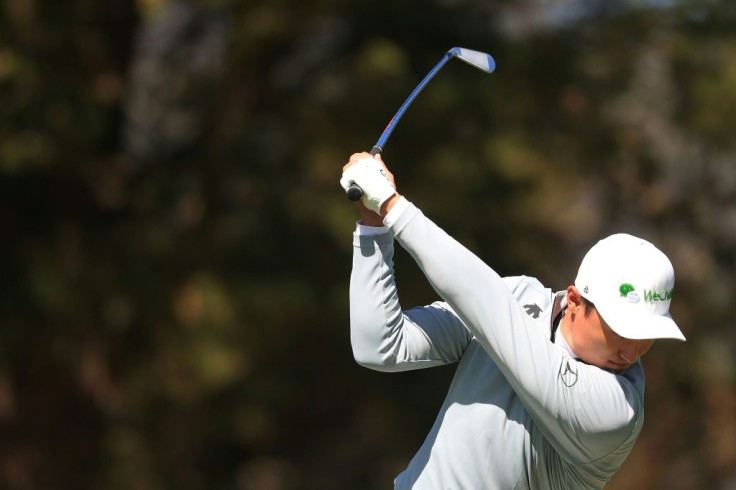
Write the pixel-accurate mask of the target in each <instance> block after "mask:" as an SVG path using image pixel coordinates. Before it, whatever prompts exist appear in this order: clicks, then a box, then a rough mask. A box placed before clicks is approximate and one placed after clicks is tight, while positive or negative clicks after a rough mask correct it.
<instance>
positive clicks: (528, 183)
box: [0, 0, 736, 490]
mask: <svg viewBox="0 0 736 490" xmlns="http://www.w3.org/2000/svg"><path fill="white" fill-rule="evenodd" d="M0 6H1V10H0V115H1V116H2V124H1V125H0V189H1V192H0V247H1V250H2V261H1V262H0V274H1V275H0V277H1V280H0V305H1V310H0V488H5V489H9V490H31V489H44V490H54V489H110V490H118V489H119V490H123V489H126V490H127V489H136V490H157V489H169V488H171V489H174V488H175V489H184V490H186V489H192V490H195V489H233V490H241V489H263V490H280V489H316V488H319V489H343V488H356V489H379V488H390V487H391V482H392V479H393V477H394V476H395V475H396V474H397V473H398V472H399V471H400V470H401V469H402V468H403V467H404V466H405V465H406V464H407V462H408V460H409V459H410V457H411V456H412V455H413V454H414V451H415V450H416V449H417V448H418V447H419V445H420V443H421V441H422V439H423V438H424V436H425V434H426V432H427V430H428V429H429V426H430V424H431V422H432V420H433V419H434V416H435V414H436V412H437V410H438V408H439V406H440V404H441V401H442V398H443V396H444V393H445V390H446V388H447V385H448V382H449V380H450V378H451V376H452V373H453V368H452V367H448V368H442V369H434V370H428V371H424V372H414V373H405V374H395V375H385V374H379V373H375V372H371V371H368V370H365V369H362V368H359V367H358V366H356V365H355V363H354V362H353V360H352V355H351V349H350V344H349V335H348V311H347V306H348V301H347V294H348V279H349V274H350V266H351V254H352V247H351V232H352V229H353V226H354V221H355V219H356V217H357V213H356V211H355V209H354V207H353V206H352V204H350V203H349V202H347V200H346V199H345V196H344V194H343V193H342V191H341V189H340V188H339V186H338V178H339V173H340V168H341V166H342V165H343V163H344V162H345V161H346V160H347V158H348V156H349V155H350V154H351V153H352V152H355V151H359V150H367V149H369V148H370V147H371V146H372V145H373V143H374V142H375V140H376V139H377V138H378V136H379V135H380V132H381V130H382V129H383V127H384V126H385V124H386V122H387V121H388V119H389V118H390V117H391V116H392V115H393V113H394V112H395V111H396V109H397V108H398V106H399V105H400V104H401V102H403V100H404V99H405V97H406V96H407V95H408V94H409V92H410V91H411V90H412V89H413V88H414V86H415V85H416V84H417V83H418V81H419V80H420V79H421V78H422V77H423V76H424V74H425V73H426V72H427V71H428V70H429V69H430V68H431V67H432V66H434V64H435V63H436V62H437V61H439V59H440V57H441V56H442V55H443V53H445V51H446V50H447V49H449V48H450V47H452V46H464V47H468V48H471V49H477V50H481V51H487V52H490V53H491V54H493V55H494V57H495V58H496V61H497V65H498V67H497V70H496V73H494V74H493V75H491V76H487V75H484V74H482V73H481V72H479V71H477V70H474V69H473V68H471V67H469V66H467V65H465V64H463V63H460V62H457V61H455V62H451V63H449V64H448V65H447V66H446V67H445V68H444V69H443V70H442V72H440V74H439V75H438V76H437V77H436V78H435V79H434V80H433V81H432V83H431V84H430V85H429V86H428V87H427V88H426V89H425V91H424V92H423V93H422V95H421V96H420V97H419V98H418V99H417V101H416V102H415V103H414V105H413V106H412V108H411V109H410V110H409V111H408V112H407V114H406V116H405V117H404V119H403V120H402V123H401V124H400V125H399V126H398V128H397V130H396V131H395V133H394V134H393V136H392V137H391V140H390V141H389V144H388V145H387V147H386V150H385V153H384V156H385V159H386V161H388V162H389V163H390V166H391V168H392V170H393V172H394V173H395V175H396V177H397V180H398V182H399V185H400V187H401V189H402V192H403V193H404V194H406V195H407V196H408V197H409V198H410V199H411V200H412V201H413V202H415V203H416V204H417V205H419V206H420V207H421V208H422V209H423V210H424V211H425V212H426V213H427V214H428V215H429V216H430V217H432V218H433V219H434V220H435V221H436V222H438V223H439V224H440V225H441V226H442V227H444V228H445V229H446V230H448V231H449V232H450V233H451V234H453V235H454V236H455V237H457V238H458V239H459V240H460V241H461V242H463V243H464V244H466V245H467V246H468V247H469V248H471V249H472V250H474V251H475V252H477V253H478V254H479V255H480V256H481V257H483V258H484V259H485V260H487V261H488V262H489V263H490V264H491V265H493V266H494V267H495V268H496V269H497V270H498V271H499V272H500V273H502V274H521V273H525V274H528V275H534V276H537V277H539V278H540V279H541V280H542V281H543V282H544V283H545V284H547V285H548V286H550V287H552V288H553V289H563V288H565V287H566V286H567V285H568V284H569V283H570V282H571V281H572V279H573V278H574V275H575V272H576V270H577V265H578V263H579V260H580V259H581V258H582V255H583V254H584V252H585V251H586V250H587V249H588V248H589V247H590V246H591V245H592V244H593V243H594V242H595V241H596V240H597V239H598V238H600V237H602V236H604V235H606V234H609V233H613V232H617V231H626V232H630V233H634V234H639V235H641V236H644V237H646V238H648V239H650V240H651V241H653V242H654V243H656V244H657V245H658V246H660V247H661V248H662V249H664V250H665V251H666V252H667V253H668V254H669V256H670V258H671V259H672V261H673V263H674V265H675V270H676V271H677V287H676V292H675V301H674V303H673V308H672V309H673V314H674V316H675V317H676V319H677V320H678V322H679V323H680V325H681V326H682V328H683V330H684V332H685V334H686V335H687V336H688V342H687V343H678V342H674V341H662V342H659V343H657V345H656V346H655V348H654V349H653V350H652V351H651V352H650V353H649V354H648V355H647V356H646V357H645V359H644V365H645V368H646V372H647V376H648V388H647V399H646V409H647V421H646V423H645V426H644V429H643V432H642V435H641V438H640V440H639V443H638V445H637V446H636V447H635V448H634V450H633V452H632V454H631V456H630V457H629V459H628V461H627V463H626V464H625V466H624V467H623V469H622V471H621V472H620V473H619V474H618V475H617V476H616V477H615V478H614V479H613V480H612V482H611V483H610V485H609V487H608V488H611V489H631V488H635V489H668V490H672V489H675V490H677V489H703V488H708V489H715V490H733V489H736V389H735V384H736V340H735V336H734V324H733V321H734V317H735V316H736V311H735V307H734V299H735V298H736V141H735V140H734V138H733V136H729V135H732V133H733V128H734V127H736V6H735V4H734V3H733V2H730V3H729V2H720V1H717V0H714V1H709V2H686V1H684V0H683V1H678V0H670V1H656V0H650V1H643V2H633V1H626V0H606V1H604V0H597V1H596V0H593V1H586V2H582V1H567V0H565V1H562V0H561V1H558V2H541V1H533V0H513V1H512V0H509V1H505V2H493V3H492V4H490V3H489V2H484V1H481V0H431V1H416V0H403V1H388V0H380V1H374V2H366V1H360V0H343V1H336V0H332V1H330V0H311V1H304V0H268V1H266V0H244V1H243V0H219V1H218V0H211V1H207V2H205V1H202V2H194V1H185V0H105V1H97V0H69V1H66V2H55V1H51V0H45V1H44V0H0ZM396 261H397V268H398V281H399V285H400V288H401V291H402V293H403V295H402V302H403V304H404V306H405V307H408V306H413V305H416V304H424V303H427V302H430V301H432V300H434V299H435V298H434V295H433V293H432V291H431V290H430V289H429V287H428V286H427V285H426V283H425V282H424V280H423V278H422V276H421V274H420V273H419V272H418V270H417V269H416V267H415V266H414V264H413V263H412V262H411V260H410V258H409V257H408V256H407V255H405V254H404V253H403V252H402V251H398V252H397V257H396Z"/></svg>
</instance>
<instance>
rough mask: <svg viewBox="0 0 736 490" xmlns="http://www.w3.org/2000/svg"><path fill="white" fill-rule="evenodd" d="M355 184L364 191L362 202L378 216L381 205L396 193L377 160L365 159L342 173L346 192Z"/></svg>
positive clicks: (341, 182) (342, 182)
mask: <svg viewBox="0 0 736 490" xmlns="http://www.w3.org/2000/svg"><path fill="white" fill-rule="evenodd" d="M353 183H355V184H358V185H359V186H360V188H361V189H363V197H362V198H361V200H362V201H363V204H365V207H367V208H368V209H370V210H371V211H373V212H374V213H376V214H380V212H379V211H380V209H381V205H382V204H383V203H384V202H386V201H387V200H388V198H390V197H391V196H393V195H394V194H395V193H396V187H394V185H393V183H391V180H390V179H389V178H388V176H387V175H386V172H385V171H384V170H383V166H382V165H381V162H380V161H378V160H376V159H375V158H370V157H366V158H363V159H362V160H359V161H358V162H356V163H355V164H354V165H352V166H351V167H349V168H348V169H347V170H346V171H344V172H343V173H342V178H341V179H340V185H341V186H342V188H343V189H345V191H346V192H347V190H348V188H349V187H350V184H353Z"/></svg>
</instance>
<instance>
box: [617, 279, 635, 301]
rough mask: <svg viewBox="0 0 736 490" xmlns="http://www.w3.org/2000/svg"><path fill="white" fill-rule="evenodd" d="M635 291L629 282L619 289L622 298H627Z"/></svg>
mask: <svg viewBox="0 0 736 490" xmlns="http://www.w3.org/2000/svg"><path fill="white" fill-rule="evenodd" d="M633 290H634V286H632V285H631V284H629V283H628V282H625V283H623V284H622V285H620V286H619V287H618V292H619V293H621V297H622V298H625V297H626V296H627V295H628V294H629V293H630V292H631V291H633Z"/></svg>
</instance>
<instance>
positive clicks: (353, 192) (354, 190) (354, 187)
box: [347, 146, 382, 201]
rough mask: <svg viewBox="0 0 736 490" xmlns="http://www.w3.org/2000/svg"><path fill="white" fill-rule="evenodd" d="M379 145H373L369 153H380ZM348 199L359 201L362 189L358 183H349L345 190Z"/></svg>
mask: <svg viewBox="0 0 736 490" xmlns="http://www.w3.org/2000/svg"><path fill="white" fill-rule="evenodd" d="M381 151H382V150H381V147H380V146H374V147H373V148H372V149H371V155H373V156H376V155H380V154H381ZM347 195H348V199H350V200H351V201H359V200H360V198H361V197H363V189H361V188H360V186H359V185H358V184H355V183H353V184H350V187H348V190H347Z"/></svg>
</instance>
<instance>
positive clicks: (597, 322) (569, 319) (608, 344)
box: [560, 286, 654, 371]
mask: <svg viewBox="0 0 736 490" xmlns="http://www.w3.org/2000/svg"><path fill="white" fill-rule="evenodd" d="M571 289H572V291H571ZM567 297H568V307H567V312H566V313H565V318H563V322H562V324H561V325H560V330H561V331H562V333H563V335H564V337H565V341H567V344H568V345H569V346H570V349H572V351H573V352H574V353H575V354H576V355H577V356H579V357H580V359H582V360H583V361H585V362H587V363H588V364H592V365H594V366H598V367H600V368H603V369H611V370H614V371H623V370H624V369H626V368H628V367H629V366H631V365H632V364H634V363H635V362H636V361H637V360H638V359H639V358H640V357H641V356H643V355H644V354H646V352H647V351H648V350H649V349H650V348H651V347H652V344H654V340H651V339H646V340H636V339H627V338H624V337H621V336H620V335H618V334H617V333H616V332H614V331H613V330H612V329H611V327H609V326H608V325H607V324H606V322H605V321H604V320H603V318H601V316H600V315H599V314H598V311H597V310H596V309H595V308H589V309H588V313H587V315H586V314H585V304H584V303H583V301H582V297H581V296H580V294H579V293H578V291H577V289H576V288H575V287H574V286H571V287H570V288H568V295H567Z"/></svg>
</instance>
